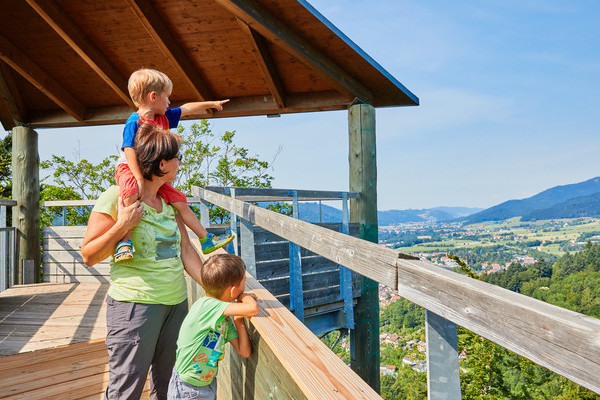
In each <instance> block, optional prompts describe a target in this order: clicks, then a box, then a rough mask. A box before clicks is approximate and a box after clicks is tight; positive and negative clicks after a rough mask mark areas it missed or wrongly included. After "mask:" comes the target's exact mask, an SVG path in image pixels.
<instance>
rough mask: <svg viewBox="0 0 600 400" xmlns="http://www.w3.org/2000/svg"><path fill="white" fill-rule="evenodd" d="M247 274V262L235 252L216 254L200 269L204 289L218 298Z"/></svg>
mask: <svg viewBox="0 0 600 400" xmlns="http://www.w3.org/2000/svg"><path fill="white" fill-rule="evenodd" d="M245 275H246V264H244V261H242V259H241V258H240V257H238V256H236V255H233V254H216V255H214V256H212V257H210V258H209V259H208V261H206V262H205V263H204V265H203V266H202V268H201V269H200V280H201V281H202V287H203V288H204V291H205V292H206V293H207V294H209V295H211V296H213V297H217V298H219V297H221V295H222V294H223V291H224V290H225V289H227V288H228V287H231V286H235V285H238V284H239V283H240V282H241V281H242V279H243V278H244V276H245Z"/></svg>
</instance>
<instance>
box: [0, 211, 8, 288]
mask: <svg viewBox="0 0 600 400" xmlns="http://www.w3.org/2000/svg"><path fill="white" fill-rule="evenodd" d="M2 228H6V207H5V206H0V292H3V291H5V290H6V289H8V275H9V274H8V252H7V251H6V250H7V249H8V246H7V242H8V240H7V239H8V230H7V229H2Z"/></svg>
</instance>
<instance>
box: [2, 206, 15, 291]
mask: <svg viewBox="0 0 600 400" xmlns="http://www.w3.org/2000/svg"><path fill="white" fill-rule="evenodd" d="M16 205H17V202H16V201H15V200H8V199H0V292H3V291H4V290H6V289H8V288H9V287H11V286H13V285H15V284H16V283H17V277H18V271H17V269H16V268H17V261H16V258H17V231H16V229H15V228H13V227H7V223H6V210H7V208H8V207H15V206H16Z"/></svg>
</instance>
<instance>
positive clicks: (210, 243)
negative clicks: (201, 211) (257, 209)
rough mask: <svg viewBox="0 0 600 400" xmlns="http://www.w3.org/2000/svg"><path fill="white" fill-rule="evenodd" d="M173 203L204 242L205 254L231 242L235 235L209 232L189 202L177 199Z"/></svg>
mask: <svg viewBox="0 0 600 400" xmlns="http://www.w3.org/2000/svg"><path fill="white" fill-rule="evenodd" d="M171 205H172V206H173V207H175V209H176V210H177V211H178V212H179V214H180V215H181V219H183V222H184V223H185V225H186V226H187V227H188V228H190V229H191V230H192V231H193V232H194V233H195V234H196V235H197V236H198V238H199V239H200V243H201V244H202V252H203V253H204V254H208V253H212V252H213V251H215V250H217V249H220V248H221V247H223V246H225V245H226V244H227V243H229V242H231V241H232V240H233V238H234V237H235V236H233V235H231V236H227V235H221V236H219V237H215V235H213V234H212V233H208V231H207V230H206V229H205V228H204V227H203V226H202V224H201V223H200V220H199V219H198V218H197V217H196V215H195V214H194V212H193V211H192V209H191V208H190V207H189V206H188V204H187V203H183V202H180V201H175V202H172V203H171Z"/></svg>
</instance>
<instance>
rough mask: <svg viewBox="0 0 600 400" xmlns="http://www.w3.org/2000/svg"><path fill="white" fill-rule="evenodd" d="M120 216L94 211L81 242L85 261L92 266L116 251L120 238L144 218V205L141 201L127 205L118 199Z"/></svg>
mask: <svg viewBox="0 0 600 400" xmlns="http://www.w3.org/2000/svg"><path fill="white" fill-rule="evenodd" d="M118 210H119V211H118V217H117V221H115V220H114V219H113V218H112V217H111V216H110V215H108V214H104V213H100V212H96V211H92V213H91V214H90V219H89V220H88V226H87V229H86V231H85V236H84V237H83V243H82V244H81V255H82V256H83V262H84V263H85V264H86V265H87V266H88V267H91V266H92V265H95V264H97V263H99V262H100V261H102V260H104V259H106V258H107V257H109V256H110V255H111V254H113V253H114V251H115V247H116V246H117V243H118V242H119V240H121V239H122V238H123V236H124V235H125V233H127V232H128V231H129V230H130V229H131V228H133V227H134V226H136V225H137V223H138V222H140V220H141V219H142V211H143V210H144V206H143V205H141V204H140V202H139V201H136V202H135V203H133V204H131V205H130V206H127V207H125V205H124V204H123V200H122V199H121V198H120V197H119V199H118Z"/></svg>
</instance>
